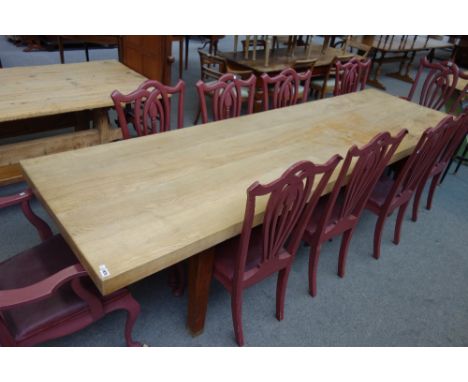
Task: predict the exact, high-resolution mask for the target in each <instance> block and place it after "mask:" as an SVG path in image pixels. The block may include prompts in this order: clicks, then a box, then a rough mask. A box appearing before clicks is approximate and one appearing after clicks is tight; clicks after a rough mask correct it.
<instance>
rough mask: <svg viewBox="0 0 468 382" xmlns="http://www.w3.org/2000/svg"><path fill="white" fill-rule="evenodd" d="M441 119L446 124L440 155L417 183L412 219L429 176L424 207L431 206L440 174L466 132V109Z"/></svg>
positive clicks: (467, 116)
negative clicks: (454, 115)
mask: <svg viewBox="0 0 468 382" xmlns="http://www.w3.org/2000/svg"><path fill="white" fill-rule="evenodd" d="M443 121H445V124H446V125H447V126H446V133H445V137H444V138H442V139H443V142H442V143H443V145H442V149H441V150H439V153H440V155H438V156H437V158H436V161H435V163H434V164H433V166H432V167H431V169H430V172H429V173H427V175H426V176H425V177H424V179H423V180H422V181H421V182H420V184H419V185H418V188H417V190H416V194H415V197H414V201H413V214H412V217H411V219H412V220H413V221H417V220H418V209H419V202H420V200H421V195H422V193H423V190H424V187H425V185H426V183H427V181H428V180H429V178H432V180H431V185H430V187H429V193H428V195H427V202H426V209H428V210H430V209H431V208H432V201H433V198H434V193H435V190H436V187H437V186H438V185H439V184H440V181H441V177H442V174H443V173H444V170H445V169H446V168H448V165H449V163H450V161H451V159H452V158H453V156H454V155H455V153H456V152H457V150H458V148H459V147H460V142H463V140H464V139H465V137H466V135H467V134H468V110H467V112H466V113H463V114H461V115H460V116H459V117H458V118H457V119H455V120H452V119H451V118H450V117H447V118H445V119H444V120H443Z"/></svg>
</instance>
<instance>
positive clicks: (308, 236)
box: [304, 192, 355, 242]
mask: <svg viewBox="0 0 468 382" xmlns="http://www.w3.org/2000/svg"><path fill="white" fill-rule="evenodd" d="M343 199H344V193H343V192H340V193H339V194H338V196H337V198H336V202H335V205H334V206H333V210H332V212H331V214H330V217H329V219H328V223H327V224H326V228H325V232H324V234H325V235H328V234H330V233H331V232H332V231H333V230H334V229H335V228H336V226H337V224H338V222H339V216H340V213H341V209H342V206H343ZM327 203H328V195H327V196H323V197H321V198H320V200H319V202H318V203H317V206H316V207H315V209H314V213H313V215H312V218H311V220H310V221H309V223H308V224H307V226H306V229H305V232H304V240H306V241H307V242H311V241H312V239H313V237H314V235H315V233H316V231H317V226H318V223H319V220H320V219H321V218H322V216H323V214H324V213H325V207H326V206H327ZM349 216H350V219H353V218H355V217H354V215H352V214H350V215H349ZM350 219H349V218H345V219H341V220H342V221H345V220H350ZM340 223H341V222H340ZM345 224H346V223H345Z"/></svg>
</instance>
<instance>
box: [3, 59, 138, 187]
mask: <svg viewBox="0 0 468 382" xmlns="http://www.w3.org/2000/svg"><path fill="white" fill-rule="evenodd" d="M145 79H146V78H145V77H143V76H142V75H140V74H138V73H136V72H134V71H133V70H131V69H129V68H127V67H126V66H125V65H123V64H121V63H119V62H117V61H93V62H83V63H78V64H66V65H43V66H27V67H15V68H6V69H2V70H0V139H1V138H11V137H12V136H19V135H25V134H34V133H37V132H42V131H44V130H53V129H56V128H58V127H65V126H67V127H70V126H73V127H74V128H75V131H74V132H72V133H67V134H60V135H55V136H49V137H47V138H39V139H32V140H31V139H28V140H26V141H22V142H19V143H18V142H16V143H9V144H2V143H1V142H0V184H2V183H4V184H5V183H9V182H14V181H18V180H21V171H20V169H19V165H18V162H19V161H20V160H21V159H24V158H30V157H35V156H40V155H44V154H49V153H54V152H59V151H64V150H70V149H75V148H80V147H84V146H90V145H95V144H99V143H105V142H110V141H113V140H115V139H119V138H121V132H120V129H112V128H111V126H110V125H109V121H108V116H107V111H108V109H109V108H110V107H111V106H112V105H113V103H112V99H111V97H110V94H111V92H112V91H113V90H115V89H119V90H120V91H122V92H123V93H126V92H130V91H132V90H134V89H135V88H136V87H137V86H138V85H139V84H140V83H141V82H143V81H144V80H145ZM90 120H91V121H92V126H93V127H94V128H93V129H90ZM34 138H37V136H36V137H34ZM10 142H11V140H10Z"/></svg>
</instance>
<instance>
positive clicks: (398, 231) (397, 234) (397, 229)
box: [393, 201, 409, 245]
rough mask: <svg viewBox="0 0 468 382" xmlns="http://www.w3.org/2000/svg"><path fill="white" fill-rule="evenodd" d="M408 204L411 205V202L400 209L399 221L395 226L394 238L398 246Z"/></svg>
mask: <svg viewBox="0 0 468 382" xmlns="http://www.w3.org/2000/svg"><path fill="white" fill-rule="evenodd" d="M408 204H409V201H407V202H406V203H405V204H403V205H401V206H400V209H399V210H398V216H397V221H396V224H395V234H394V236H393V242H394V243H395V244H397V245H398V244H399V243H400V234H401V226H402V224H403V218H404V216H405V211H406V208H407V207H408Z"/></svg>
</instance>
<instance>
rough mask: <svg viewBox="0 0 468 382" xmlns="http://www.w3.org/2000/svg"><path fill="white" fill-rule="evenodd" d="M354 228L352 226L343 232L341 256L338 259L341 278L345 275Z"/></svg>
mask: <svg viewBox="0 0 468 382" xmlns="http://www.w3.org/2000/svg"><path fill="white" fill-rule="evenodd" d="M353 232H354V228H351V229H349V230H347V231H345V232H344V233H343V238H342V239H341V246H340V256H339V259H338V276H340V277H341V278H343V277H344V275H345V268H346V258H347V257H348V249H349V243H350V242H351V238H352V237H353Z"/></svg>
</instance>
